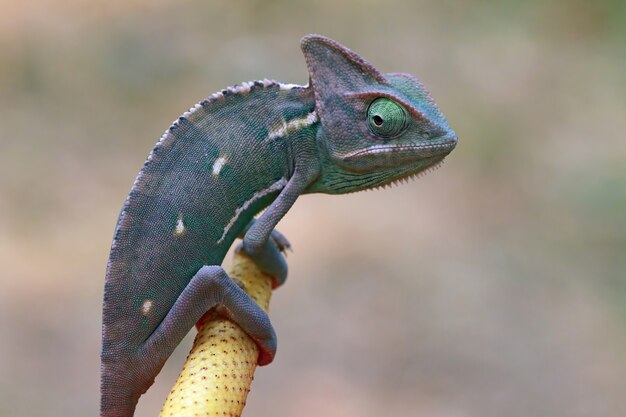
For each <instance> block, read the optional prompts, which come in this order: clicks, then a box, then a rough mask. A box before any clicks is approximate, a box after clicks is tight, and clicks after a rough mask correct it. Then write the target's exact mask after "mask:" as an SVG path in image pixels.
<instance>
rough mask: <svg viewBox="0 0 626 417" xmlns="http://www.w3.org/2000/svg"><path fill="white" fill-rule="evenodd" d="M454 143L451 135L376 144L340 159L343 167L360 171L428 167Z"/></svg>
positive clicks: (455, 141)
mask: <svg viewBox="0 0 626 417" xmlns="http://www.w3.org/2000/svg"><path fill="white" fill-rule="evenodd" d="M456 143H457V139H456V137H455V136H452V137H451V138H446V139H444V140H440V141H437V142H429V143H422V144H418V145H405V144H403V145H398V144H394V145H391V144H378V145H374V146H369V147H367V148H364V149H359V150H356V151H353V152H350V153H347V154H345V155H342V156H341V157H340V160H341V164H342V165H343V167H344V169H347V170H349V171H352V172H361V173H363V172H371V171H372V170H378V169H394V168H397V167H416V168H419V167H429V166H430V165H433V164H435V163H437V162H439V161H440V160H441V159H443V158H444V157H445V156H446V155H448V154H449V153H450V152H451V151H452V150H453V149H454V147H455V146H456Z"/></svg>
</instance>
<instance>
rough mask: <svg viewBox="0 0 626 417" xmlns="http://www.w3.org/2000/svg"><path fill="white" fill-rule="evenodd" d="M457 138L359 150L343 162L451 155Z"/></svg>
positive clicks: (344, 158) (345, 157)
mask: <svg viewBox="0 0 626 417" xmlns="http://www.w3.org/2000/svg"><path fill="white" fill-rule="evenodd" d="M456 143H457V141H456V138H453V139H452V140H445V141H442V142H437V143H425V144H420V145H374V146H370V147H367V148H365V149H359V150H356V151H353V152H350V153H348V154H346V155H344V156H343V160H344V161H346V162H348V161H351V160H355V159H357V158H359V157H364V156H368V155H379V154H384V155H388V154H403V155H411V156H412V157H421V158H428V157H432V156H438V155H447V154H449V153H450V152H451V151H452V150H453V149H454V147H455V146H456Z"/></svg>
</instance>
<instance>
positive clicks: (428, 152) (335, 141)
mask: <svg viewBox="0 0 626 417" xmlns="http://www.w3.org/2000/svg"><path fill="white" fill-rule="evenodd" d="M301 46H302V51H303V53H304V56H305V59H306V62H307V66H308V69H309V77H310V83H309V85H308V86H294V85H285V84H280V83H276V82H272V81H267V80H265V81H261V82H255V83H243V84H240V85H239V86H236V87H231V88H229V89H226V90H223V91H222V92H220V93H216V94H214V95H213V96H211V97H209V98H208V99H207V100H204V101H202V102H201V103H199V104H197V105H196V106H194V107H193V108H192V109H190V110H189V111H188V112H186V113H185V114H184V115H183V116H182V117H180V118H179V119H178V120H177V121H176V122H175V123H174V125H173V126H172V127H170V128H169V129H168V130H167V131H166V132H165V134H164V135H163V137H162V138H161V141H159V143H158V144H157V146H156V147H155V148H154V150H153V151H152V153H151V154H150V155H149V157H148V160H147V161H146V163H145V164H144V167H143V168H142V170H141V172H140V173H139V176H138V177H137V179H136V181H135V183H134V185H133V187H132V189H131V191H130V194H129V196H128V198H127V200H126V202H125V203H124V207H123V209H122V213H121V214H120V218H119V220H118V224H117V228H116V231H115V237H114V240H113V245H112V248H111V254H110V258H109V263H108V266H107V273H106V284H105V294H104V308H103V342H102V368H101V371H102V375H101V394H102V396H101V407H100V408H101V416H103V417H128V416H132V415H133V412H134V409H135V406H136V403H137V401H138V399H139V397H140V395H141V394H143V393H144V392H145V391H146V390H147V389H148V388H149V386H150V385H151V384H152V382H153V381H154V378H155V376H156V375H157V374H158V372H159V371H160V369H161V367H162V366H163V364H164V362H165V360H166V359H167V358H168V357H169V355H170V354H171V352H172V351H173V349H174V348H175V347H176V345H178V343H179V342H180V340H181V339H182V338H183V337H184V336H185V334H186V333H187V332H188V331H189V329H190V328H191V327H192V326H193V325H194V324H195V323H196V322H197V321H198V320H199V319H200V317H201V316H202V315H203V314H204V313H205V312H206V311H208V310H209V309H211V308H214V307H217V308H219V311H220V312H221V313H222V314H224V315H225V316H227V317H229V318H231V319H232V320H233V321H235V322H237V323H238V324H239V325H240V326H241V328H242V329H243V330H244V331H245V332H246V333H247V334H248V335H249V336H250V337H251V338H252V339H253V340H254V341H255V342H256V343H257V345H258V347H259V352H260V353H259V364H261V365H265V364H268V363H270V362H271V361H272V359H273V357H274V354H275V350H276V336H275V334H274V331H273V329H272V326H271V324H270V322H269V318H268V317H267V315H266V314H265V312H263V310H262V309H261V308H260V307H259V306H258V305H256V304H255V303H254V302H253V301H252V300H251V299H250V298H249V297H248V296H247V295H246V294H245V292H243V290H241V289H240V288H239V287H237V285H235V284H234V283H233V282H232V280H230V278H229V277H228V275H226V273H225V272H224V270H223V269H222V268H221V267H220V266H219V265H220V264H221V262H222V260H223V258H224V255H225V254H226V251H227V250H228V248H229V247H230V246H231V244H232V242H233V241H234V239H235V238H236V237H237V236H241V235H243V242H242V246H241V248H242V250H243V251H244V252H245V253H247V254H248V255H249V256H250V257H251V258H252V259H253V260H254V262H255V263H256V264H257V265H259V267H260V268H261V269H262V270H263V271H265V272H267V273H268V274H270V275H271V276H273V277H275V278H276V281H275V282H274V286H278V285H280V284H282V283H283V282H284V280H285V278H286V275H287V266H286V263H285V261H284V259H283V258H282V256H281V254H280V250H281V249H283V248H284V247H285V246H288V242H287V241H286V240H285V239H284V238H283V237H282V235H280V234H278V233H277V232H275V231H274V227H275V226H276V224H277V223H278V221H279V220H280V219H281V218H282V217H283V216H284V215H285V214H286V213H287V211H288V210H289V209H290V207H291V206H292V205H293V203H294V202H295V200H296V199H297V198H298V196H300V195H301V194H304V193H312V192H322V193H330V194H341V193H348V192H354V191H359V190H364V189H368V188H374V187H379V186H382V185H386V184H389V183H391V182H394V181H398V180H401V179H404V178H406V177H410V176H412V175H415V174H417V173H419V172H422V171H424V170H425V169H428V168H430V167H433V166H435V165H437V164H438V163H439V162H441V161H442V160H443V158H444V157H445V156H446V155H447V154H448V153H449V152H450V151H451V150H452V149H453V148H454V147H455V145H456V141H457V139H456V136H455V134H454V132H453V131H452V130H451V129H450V128H449V126H448V124H447V121H446V119H445V117H444V116H443V115H442V114H441V112H440V111H439V109H438V108H437V106H436V105H435V103H434V101H433V100H432V99H431V97H430V95H429V94H428V93H427V92H426V90H425V89H424V87H423V86H422V85H421V84H420V83H419V82H418V81H417V80H415V79H414V78H412V77H411V76H408V75H406V74H382V73H380V72H379V71H377V70H376V69H375V68H373V67H372V66H371V65H370V64H368V63H367V62H365V61H364V60H363V59H362V58H361V57H359V56H358V55H357V54H355V53H354V52H352V51H350V50H348V49H347V48H345V47H343V46H341V45H339V44H338V43H336V42H334V41H332V40H330V39H327V38H324V37H322V36H317V35H310V36H307V37H305V38H303V40H302V44H301ZM266 207H267V210H266V211H265V212H264V213H263V214H262V215H261V216H260V217H259V218H258V220H257V221H256V222H254V221H253V217H254V216H255V215H256V214H257V213H258V212H259V211H261V210H262V209H264V208H266Z"/></svg>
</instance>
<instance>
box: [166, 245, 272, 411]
mask: <svg viewBox="0 0 626 417" xmlns="http://www.w3.org/2000/svg"><path fill="white" fill-rule="evenodd" d="M229 275H230V276H231V277H232V279H234V280H235V281H237V282H238V283H239V284H240V285H241V286H242V288H243V289H244V290H245V291H246V293H247V294H248V295H249V296H250V297H251V298H252V299H253V300H254V301H255V302H256V303H257V304H259V305H260V306H261V308H263V310H264V311H267V310H268V308H269V301H270V296H271V294H272V286H271V278H270V277H269V276H268V275H266V274H264V273H262V272H261V271H260V270H259V269H258V267H257V266H256V265H255V264H254V262H252V260H251V259H250V258H248V257H247V256H245V255H244V254H241V253H239V254H237V255H235V258H234V259H233V263H232V266H231V267H230V269H229ZM197 327H198V334H197V335H196V338H195V340H194V341H193V347H192V348H191V352H190V353H189V356H187V360H186V361H185V365H184V366H183V369H182V370H181V372H180V375H179V376H178V379H177V380H176V383H175V384H174V386H173V387H172V390H171V391H170V393H169V395H168V396H167V399H166V400H165V403H164V404H163V408H162V409H161V413H160V414H159V416H160V417H172V416H175V417H197V416H204V415H206V416H216V415H219V416H228V417H235V416H240V415H241V412H242V411H243V407H244V406H245V404H246V398H247V397H248V392H250V384H251V383H252V378H253V376H254V370H255V369H256V366H257V358H258V356H259V349H258V347H257V345H256V344H255V343H254V341H252V340H251V339H250V338H249V337H248V336H247V335H246V333H244V331H243V330H241V328H240V327H239V326H238V325H237V324H235V323H233V322H232V321H230V320H227V319H224V318H223V317H220V316H219V315H217V314H216V313H215V312H214V311H210V312H208V313H207V314H205V315H204V316H203V317H202V319H201V320H200V321H199V322H198V325H197Z"/></svg>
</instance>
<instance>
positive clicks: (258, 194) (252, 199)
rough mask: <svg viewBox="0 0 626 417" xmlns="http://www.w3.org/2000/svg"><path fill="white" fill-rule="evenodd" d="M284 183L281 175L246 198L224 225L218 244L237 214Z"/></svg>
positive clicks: (233, 222)
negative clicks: (272, 182)
mask: <svg viewBox="0 0 626 417" xmlns="http://www.w3.org/2000/svg"><path fill="white" fill-rule="evenodd" d="M285 185H287V180H286V179H285V178H284V177H283V178H281V179H279V180H278V181H276V182H275V183H274V184H272V185H270V186H269V187H267V188H264V189H263V190H261V191H257V192H256V193H254V194H253V195H252V197H250V198H249V199H248V200H246V202H244V203H243V204H242V205H241V207H239V208H237V210H235V214H234V215H233V217H231V219H230V221H229V222H228V224H227V225H226V226H224V233H222V237H220V239H219V240H218V241H217V243H218V244H220V243H222V241H223V240H224V239H225V238H226V235H227V234H228V231H229V230H230V228H231V227H233V226H234V225H235V222H236V221H237V219H238V218H239V216H241V213H243V212H244V211H245V210H246V209H247V208H248V207H250V205H251V204H252V203H254V202H255V201H256V200H258V199H259V198H262V197H265V196H266V195H268V194H271V193H273V192H275V191H280V190H282V189H283V188H285Z"/></svg>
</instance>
